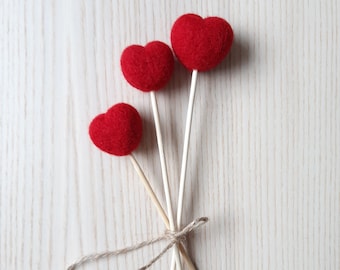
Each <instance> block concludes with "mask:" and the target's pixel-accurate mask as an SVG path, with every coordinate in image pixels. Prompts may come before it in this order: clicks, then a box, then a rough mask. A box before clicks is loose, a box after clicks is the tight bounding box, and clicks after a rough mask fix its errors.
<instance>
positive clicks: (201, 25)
mask: <svg viewBox="0 0 340 270" xmlns="http://www.w3.org/2000/svg"><path fill="white" fill-rule="evenodd" d="M233 38H234V34H233V30H232V28H231V26H230V25H229V23H228V22H227V21H225V20H224V19H222V18H219V17H208V18H205V19H203V18H202V17H200V16H198V15H196V14H185V15H182V16H181V17H179V18H178V19H177V20H176V22H175V23H174V25H173V27H172V30H171V43H172V48H173V50H174V52H175V55H176V56H177V58H178V59H179V61H180V62H182V64H183V65H184V66H185V67H186V68H188V69H190V70H194V69H197V70H198V71H205V70H209V69H211V68H213V67H215V66H216V65H218V64H219V63H220V62H221V61H222V60H223V58H224V57H225V56H226V55H227V54H228V52H229V51H230V48H231V44H232V43H233Z"/></svg>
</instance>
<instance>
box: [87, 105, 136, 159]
mask: <svg viewBox="0 0 340 270" xmlns="http://www.w3.org/2000/svg"><path fill="white" fill-rule="evenodd" d="M142 130H143V128H142V119H141V117H140V115H139V113H138V111H137V110H136V109H135V108H134V107H132V106H131V105H129V104H125V103H118V104H116V105H114V106H113V107H111V108H110V109H109V110H108V111H107V112H106V113H104V114H100V115H98V116H96V117H95V118H94V119H93V120H92V122H91V124H90V127H89V134H90V138H91V140H92V141H93V143H94V144H95V145H96V146H97V147H98V148H99V149H101V150H102V151H104V152H107V153H109V154H112V155H116V156H125V155H129V154H131V152H132V151H133V150H135V149H136V148H137V146H138V145H139V143H140V140H141V138H142Z"/></svg>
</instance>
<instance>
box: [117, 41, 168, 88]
mask: <svg viewBox="0 0 340 270" xmlns="http://www.w3.org/2000/svg"><path fill="white" fill-rule="evenodd" d="M120 64H121V68H122V72H123V74H124V77H125V79H126V80H127V81H128V82H129V83H130V84H131V85H132V86H133V87H135V88H137V89H139V90H142V91H144V92H149V91H156V90H159V89H161V88H163V87H164V86H165V85H166V84H167V82H168V81H169V80H170V78H171V75H172V72H173V69H174V57H173V54H172V52H171V49H170V48H169V46H168V45H166V44H165V43H163V42H160V41H153V42H150V43H148V44H147V45H146V46H145V47H143V46H140V45H131V46H129V47H127V48H126V49H125V50H124V51H123V53H122V56H121V59H120Z"/></svg>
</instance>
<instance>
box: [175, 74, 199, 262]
mask: <svg viewBox="0 0 340 270" xmlns="http://www.w3.org/2000/svg"><path fill="white" fill-rule="evenodd" d="M197 73H198V72H197V70H193V71H192V75H191V86H190V94H189V103H188V111H187V119H186V124H185V132H184V143H183V154H182V165H181V175H180V182H179V192H178V204H177V228H180V227H181V219H182V211H183V200H184V188H185V179H186V178H185V176H186V171H187V161H188V152H189V143H190V133H191V123H192V115H193V109H194V100H195V93H196V82H197ZM174 261H175V258H174V257H172V261H171V265H173V264H174Z"/></svg>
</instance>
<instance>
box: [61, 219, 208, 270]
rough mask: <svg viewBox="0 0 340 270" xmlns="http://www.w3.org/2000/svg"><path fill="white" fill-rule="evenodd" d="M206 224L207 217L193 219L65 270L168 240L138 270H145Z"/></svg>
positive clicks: (96, 254)
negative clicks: (176, 229) (179, 227)
mask: <svg viewBox="0 0 340 270" xmlns="http://www.w3.org/2000/svg"><path fill="white" fill-rule="evenodd" d="M207 222H208V218H207V217H200V218H197V219H194V220H193V221H192V222H190V223H189V224H188V225H186V226H185V227H184V228H183V229H181V230H180V231H169V230H167V231H165V233H164V234H162V235H160V236H158V237H156V238H153V239H150V240H146V241H143V242H140V243H138V244H135V245H133V246H130V247H125V248H123V249H118V250H115V251H105V252H101V253H94V254H90V255H86V256H84V257H81V258H80V259H79V260H77V261H76V262H74V263H73V264H72V265H70V266H69V267H68V268H67V270H75V269H76V268H77V267H79V266H80V265H83V264H85V263H87V262H90V261H97V260H99V259H103V258H107V257H111V256H118V255H121V254H127V253H129V252H132V251H135V250H137V249H141V248H143V247H146V246H150V245H152V244H154V243H157V242H160V241H162V240H168V242H169V243H168V245H167V246H166V247H165V248H163V250H162V251H161V252H160V253H159V254H158V255H157V256H156V257H154V258H153V259H152V260H150V261H149V263H148V264H146V265H144V266H143V267H141V268H139V270H146V269H148V268H149V267H150V266H151V265H153V264H154V263H155V262H156V261H158V260H159V259H160V258H161V257H162V256H163V255H164V254H165V253H166V252H167V251H168V250H169V249H170V248H172V247H173V246H174V245H177V244H179V243H183V242H185V241H186V239H187V236H188V234H189V233H190V232H192V231H193V230H196V229H197V228H199V227H200V226H202V225H203V224H205V223H207Z"/></svg>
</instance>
